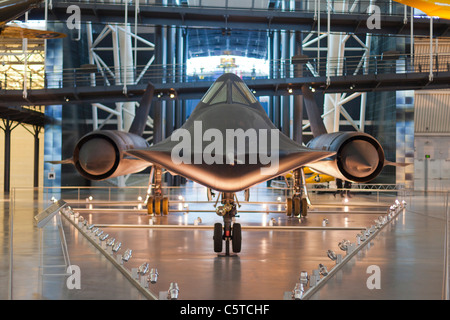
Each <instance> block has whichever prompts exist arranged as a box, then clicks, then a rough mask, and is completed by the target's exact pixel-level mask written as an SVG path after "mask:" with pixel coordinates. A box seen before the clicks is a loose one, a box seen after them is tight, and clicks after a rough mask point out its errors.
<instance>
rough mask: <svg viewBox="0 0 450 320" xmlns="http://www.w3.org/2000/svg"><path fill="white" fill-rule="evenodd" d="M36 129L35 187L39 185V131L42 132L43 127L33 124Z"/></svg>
mask: <svg viewBox="0 0 450 320" xmlns="http://www.w3.org/2000/svg"><path fill="white" fill-rule="evenodd" d="M33 129H34V134H33V136H34V171H33V173H34V179H33V187H35V188H38V187H39V133H40V132H41V127H38V126H33Z"/></svg>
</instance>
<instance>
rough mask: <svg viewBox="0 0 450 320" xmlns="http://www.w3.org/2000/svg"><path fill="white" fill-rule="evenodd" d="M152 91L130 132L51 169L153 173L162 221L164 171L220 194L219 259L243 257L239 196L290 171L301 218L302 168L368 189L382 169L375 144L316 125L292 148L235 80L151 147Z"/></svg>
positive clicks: (89, 146) (107, 137)
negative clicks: (147, 134) (67, 166)
mask: <svg viewBox="0 0 450 320" xmlns="http://www.w3.org/2000/svg"><path fill="white" fill-rule="evenodd" d="M153 90H154V88H153V86H152V85H151V84H149V86H148V89H147V90H146V93H145V94H144V96H143V98H142V101H141V103H140V106H139V108H138V110H137V112H136V117H135V119H134V121H133V124H132V126H131V129H130V132H119V131H107V130H105V131H94V132H91V133H89V134H87V135H86V136H84V137H82V138H81V139H80V140H79V142H78V143H77V145H76V147H75V151H74V154H73V158H72V159H68V160H63V161H59V162H58V161H57V162H53V163H72V164H74V165H75V167H76V169H77V170H78V171H79V172H80V174H82V175H83V176H84V177H86V178H89V179H91V180H103V179H107V178H111V177H115V176H119V175H124V174H129V173H135V172H139V171H141V170H143V169H144V168H146V167H148V166H152V173H151V177H152V176H153V174H154V181H155V182H154V186H155V187H154V188H153V189H152V194H151V195H150V197H149V201H148V203H147V205H148V208H149V209H148V211H149V213H153V212H154V213H156V214H159V213H160V212H161V207H162V210H163V212H164V213H167V211H168V200H167V198H164V197H163V195H162V193H161V172H162V168H164V169H166V170H167V171H169V172H171V173H173V174H178V175H181V176H183V177H185V178H187V179H190V180H193V181H196V182H198V183H200V184H202V185H204V186H206V187H207V188H208V189H209V190H216V191H218V192H220V198H221V204H222V205H220V206H218V207H216V213H217V214H218V215H219V216H222V217H223V221H224V224H223V226H222V224H221V223H216V224H215V226H214V237H213V239H214V251H215V252H222V250H223V242H224V241H225V245H226V253H225V255H229V254H230V251H229V250H230V243H231V244H232V250H233V252H235V253H237V252H240V250H241V241H242V237H241V226H240V224H239V223H233V220H234V219H233V218H234V217H235V216H236V213H237V206H236V205H237V199H236V193H237V192H239V191H243V190H245V191H247V190H248V189H249V188H250V187H252V186H254V185H256V184H258V183H261V182H264V181H267V180H270V179H273V178H275V177H277V176H280V175H284V174H286V173H288V172H289V171H293V173H294V192H293V196H292V197H291V198H289V199H288V200H287V208H288V213H289V211H291V212H292V211H293V213H295V215H298V214H300V213H302V214H304V213H303V212H302V208H303V207H304V206H305V201H303V200H305V199H302V198H301V191H300V189H301V188H300V184H299V183H297V182H301V181H304V179H303V180H302V174H301V173H302V172H301V167H303V166H308V167H310V168H312V169H314V170H318V171H321V172H322V173H324V174H328V175H332V176H335V177H342V178H344V179H345V180H350V181H357V182H365V181H369V180H371V179H373V178H374V177H375V176H376V175H378V174H379V172H380V171H381V168H382V166H383V165H384V163H385V161H384V153H383V150H382V148H381V146H380V145H379V143H378V142H377V141H376V140H375V139H374V138H372V137H371V136H369V135H367V134H365V133H353V132H346V133H339V134H338V133H336V134H334V133H331V134H327V133H326V130H324V129H323V130H318V129H317V127H318V126H319V125H320V123H319V122H318V121H313V123H312V124H311V128H312V129H313V130H316V134H315V136H316V138H314V139H313V140H312V141H311V142H310V143H309V145H308V147H304V146H302V145H301V144H299V143H297V142H295V141H293V140H291V139H290V138H289V137H287V136H286V135H284V134H283V133H282V132H280V131H279V130H278V129H277V128H276V127H275V126H274V124H273V123H272V122H271V121H270V119H269V117H268V116H267V114H266V112H265V110H264V109H263V108H262V106H261V105H260V104H259V102H258V100H257V99H256V98H255V97H254V95H253V94H252V93H251V91H250V90H249V89H248V87H247V86H246V84H245V83H244V82H243V81H242V80H241V79H240V78H239V77H238V76H236V75H235V74H231V73H226V74H223V75H222V76H220V77H219V78H218V79H217V80H216V81H215V82H214V83H213V84H212V86H211V87H210V89H209V90H208V91H207V93H206V94H205V95H204V96H203V98H202V99H201V101H200V102H199V103H198V105H197V106H196V108H195V110H194V111H193V112H192V114H191V116H190V117H189V119H188V120H187V121H186V122H185V123H184V125H183V126H182V127H181V128H180V129H178V130H176V131H174V132H173V133H172V135H171V136H169V137H168V138H166V139H165V140H163V141H161V142H159V143H156V144H154V145H152V146H148V144H147V142H146V141H145V140H144V139H143V138H142V137H141V136H140V135H141V134H142V131H143V126H145V121H146V119H147V115H148V113H149V110H150V104H151V99H152V96H153ZM303 94H304V98H305V102H306V105H307V111H308V116H309V117H310V120H311V119H316V118H317V117H316V116H315V115H314V114H311V112H312V113H314V112H318V109H317V106H316V105H315V102H313V98H314V97H313V96H312V93H311V92H310V91H309V92H308V91H307V90H305V91H304V92H303ZM308 104H309V108H308ZM318 118H319V119H320V116H319V117H318ZM316 122H317V123H316ZM322 126H323V123H322ZM138 128H139V129H138ZM310 147H312V148H310ZM319 169H320V170H319ZM303 178H304V175H303ZM218 200H219V197H218V198H217V202H218ZM217 202H216V204H217ZM304 215H305V214H304Z"/></svg>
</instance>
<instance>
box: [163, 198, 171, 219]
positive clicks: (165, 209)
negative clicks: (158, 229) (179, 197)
mask: <svg viewBox="0 0 450 320" xmlns="http://www.w3.org/2000/svg"><path fill="white" fill-rule="evenodd" d="M162 214H163V215H165V216H167V215H168V214H169V198H168V197H164V198H163V199H162Z"/></svg>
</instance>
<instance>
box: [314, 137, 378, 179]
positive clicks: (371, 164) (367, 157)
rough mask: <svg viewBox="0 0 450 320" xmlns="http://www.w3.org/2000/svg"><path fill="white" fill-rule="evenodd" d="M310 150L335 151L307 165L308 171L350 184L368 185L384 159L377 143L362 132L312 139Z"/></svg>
mask: <svg viewBox="0 0 450 320" xmlns="http://www.w3.org/2000/svg"><path fill="white" fill-rule="evenodd" d="M307 146H308V147H309V148H312V149H316V150H323V151H335V152H336V155H334V156H332V157H330V158H326V159H324V160H321V161H317V162H315V163H312V164H310V165H308V166H309V167H310V168H311V169H313V170H315V171H318V172H321V173H324V174H328V175H331V176H334V177H336V178H339V179H342V180H348V181H353V182H360V183H364V182H369V181H370V180H373V179H374V178H376V177H377V176H378V175H379V174H380V172H381V170H382V169H383V166H384V162H385V158H384V151H383V148H382V147H381V145H380V143H379V142H378V141H377V140H376V139H375V138H373V137H372V136H371V135H369V134H366V133H362V132H335V133H330V134H323V135H320V136H318V137H316V138H314V139H312V140H311V141H310V142H309V143H308V145H307Z"/></svg>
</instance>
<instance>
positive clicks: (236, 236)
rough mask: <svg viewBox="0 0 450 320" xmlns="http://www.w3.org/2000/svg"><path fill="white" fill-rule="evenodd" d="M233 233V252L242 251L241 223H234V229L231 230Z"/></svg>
mask: <svg viewBox="0 0 450 320" xmlns="http://www.w3.org/2000/svg"><path fill="white" fill-rule="evenodd" d="M231 232H232V234H231V236H232V248H233V252H235V253H239V252H241V247H242V228H241V224H240V223H234V224H233V229H232V230H231Z"/></svg>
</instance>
